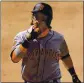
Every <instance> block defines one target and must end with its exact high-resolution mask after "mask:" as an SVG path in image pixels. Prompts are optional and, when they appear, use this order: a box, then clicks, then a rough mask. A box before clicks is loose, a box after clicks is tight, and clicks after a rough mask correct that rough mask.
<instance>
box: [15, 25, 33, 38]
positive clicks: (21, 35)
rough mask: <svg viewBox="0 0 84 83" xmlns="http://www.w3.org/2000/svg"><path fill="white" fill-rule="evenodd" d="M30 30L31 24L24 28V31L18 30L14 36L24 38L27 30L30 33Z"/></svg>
mask: <svg viewBox="0 0 84 83" xmlns="http://www.w3.org/2000/svg"><path fill="white" fill-rule="evenodd" d="M31 31H32V26H30V27H29V28H28V29H26V30H24V31H21V32H18V33H17V34H16V36H15V37H14V38H24V37H25V34H26V33H27V32H29V33H30V32H31Z"/></svg>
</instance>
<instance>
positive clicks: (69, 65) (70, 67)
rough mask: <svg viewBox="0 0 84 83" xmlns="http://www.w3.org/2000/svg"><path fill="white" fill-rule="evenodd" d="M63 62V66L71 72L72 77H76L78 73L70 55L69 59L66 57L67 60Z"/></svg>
mask: <svg viewBox="0 0 84 83" xmlns="http://www.w3.org/2000/svg"><path fill="white" fill-rule="evenodd" d="M62 61H63V64H64V65H65V67H66V68H67V70H68V71H69V73H70V74H71V75H72V76H73V75H76V72H75V69H74V66H73V62H72V59H71V57H70V55H68V57H66V58H63V59H62Z"/></svg>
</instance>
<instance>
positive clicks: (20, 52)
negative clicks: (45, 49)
mask: <svg viewBox="0 0 84 83" xmlns="http://www.w3.org/2000/svg"><path fill="white" fill-rule="evenodd" d="M26 52H27V49H26V48H24V47H23V46H22V44H20V45H18V46H17V47H16V49H15V50H14V51H13V52H12V55H11V56H12V57H11V59H12V61H13V62H14V63H17V62H19V61H20V60H21V59H22V58H23V57H24V56H25V54H26Z"/></svg>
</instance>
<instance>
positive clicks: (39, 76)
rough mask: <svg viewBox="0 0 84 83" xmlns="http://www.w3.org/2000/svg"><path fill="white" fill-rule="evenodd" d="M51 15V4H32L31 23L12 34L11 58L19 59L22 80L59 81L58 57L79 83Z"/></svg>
mask: <svg viewBox="0 0 84 83" xmlns="http://www.w3.org/2000/svg"><path fill="white" fill-rule="evenodd" d="M52 18H53V11H52V7H51V6H50V5H48V4H47V3H38V4H36V5H35V6H34V8H33V11H32V22H31V26H30V27H29V28H28V29H27V30H25V31H22V32H20V33H18V34H17V35H16V36H15V38H14V44H13V47H12V51H11V60H12V61H13V62H14V63H17V62H19V61H20V60H21V59H22V71H21V73H22V78H23V80H24V83H60V78H61V72H60V68H59V59H61V60H62V61H63V63H64V65H65V67H66V68H67V70H68V71H69V73H70V74H71V76H72V81H73V83H81V81H80V80H79V78H78V76H77V74H76V72H75V69H74V66H73V62H72V59H71V57H70V54H69V50H68V47H67V44H66V41H65V39H64V37H63V35H62V34H60V33H58V32H56V31H53V30H52V27H51V26H50V24H51V21H52Z"/></svg>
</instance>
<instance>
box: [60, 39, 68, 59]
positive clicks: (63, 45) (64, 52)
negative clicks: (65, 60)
mask: <svg viewBox="0 0 84 83" xmlns="http://www.w3.org/2000/svg"><path fill="white" fill-rule="evenodd" d="M60 51H61V57H62V56H66V55H67V54H68V53H69V49H68V45H67V43H66V41H65V39H64V38H63V40H62V42H61V45H60Z"/></svg>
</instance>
